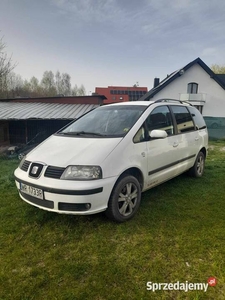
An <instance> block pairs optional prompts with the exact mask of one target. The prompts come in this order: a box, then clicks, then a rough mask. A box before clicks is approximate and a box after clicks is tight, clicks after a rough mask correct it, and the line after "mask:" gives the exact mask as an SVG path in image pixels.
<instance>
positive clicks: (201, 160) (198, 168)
mask: <svg viewBox="0 0 225 300" xmlns="http://www.w3.org/2000/svg"><path fill="white" fill-rule="evenodd" d="M204 169H205V155H204V153H203V152H201V151H200V152H199V153H198V155H197V158H196V160H195V164H194V166H193V167H192V168H191V169H190V170H189V174H190V175H191V176H192V177H202V175H203V173H204Z"/></svg>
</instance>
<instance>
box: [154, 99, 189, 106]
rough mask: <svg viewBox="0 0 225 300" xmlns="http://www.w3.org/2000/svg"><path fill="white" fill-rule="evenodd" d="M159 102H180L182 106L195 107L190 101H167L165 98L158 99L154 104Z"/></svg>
mask: <svg viewBox="0 0 225 300" xmlns="http://www.w3.org/2000/svg"><path fill="white" fill-rule="evenodd" d="M158 102H179V103H181V104H188V105H191V106H193V105H192V104H191V103H190V102H188V101H183V100H177V99H166V98H164V99H158V100H156V101H154V103H158Z"/></svg>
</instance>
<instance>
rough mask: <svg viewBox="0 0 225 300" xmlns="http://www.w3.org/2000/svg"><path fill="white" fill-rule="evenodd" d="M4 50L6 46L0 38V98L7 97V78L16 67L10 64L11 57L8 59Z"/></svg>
mask: <svg viewBox="0 0 225 300" xmlns="http://www.w3.org/2000/svg"><path fill="white" fill-rule="evenodd" d="M5 48H6V44H5V43H4V42H3V38H0V97H7V96H8V93H7V91H8V87H7V76H8V75H9V74H10V72H11V71H12V70H13V69H14V68H15V67H16V64H13V63H12V56H10V57H8V55H7V53H6V52H5Z"/></svg>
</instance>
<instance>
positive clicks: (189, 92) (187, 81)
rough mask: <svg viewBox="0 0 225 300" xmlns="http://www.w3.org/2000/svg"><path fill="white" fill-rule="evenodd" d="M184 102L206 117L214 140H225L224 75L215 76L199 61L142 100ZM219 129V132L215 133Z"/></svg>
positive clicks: (178, 72)
mask: <svg viewBox="0 0 225 300" xmlns="http://www.w3.org/2000/svg"><path fill="white" fill-rule="evenodd" d="M161 98H167V99H178V100H185V101H189V102H191V103H192V105H194V106H196V107H197V108H198V109H199V110H200V112H201V113H202V114H203V116H204V118H205V120H206V124H207V126H208V128H209V134H210V136H211V137H214V138H225V74H220V75H218V74H215V73H214V72H213V71H212V70H211V69H210V68H209V67H208V66H207V65H206V64H205V63H204V62H203V61H202V60H201V59H200V58H197V59H195V60H194V61H192V62H190V63H189V64H187V65H186V66H184V67H183V68H181V69H179V70H177V71H175V72H173V73H171V74H170V75H168V76H167V77H166V78H165V79H163V80H162V81H161V82H160V81H159V78H155V80H154V87H153V88H152V89H151V90H150V91H149V92H147V93H146V94H145V95H144V96H143V97H141V98H140V99H139V100H146V101H148V100H157V99H161ZM215 129H216V130H215Z"/></svg>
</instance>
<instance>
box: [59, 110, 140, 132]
mask: <svg viewBox="0 0 225 300" xmlns="http://www.w3.org/2000/svg"><path fill="white" fill-rule="evenodd" d="M145 109H146V106H142V105H130V106H129V105H113V106H102V107H99V108H96V109H94V110H92V111H91V112H89V113H87V114H86V115H84V116H82V117H81V118H80V119H78V120H76V121H75V122H74V123H72V124H71V125H69V126H68V127H66V128H65V129H63V130H61V131H60V132H58V134H61V135H71V136H77V135H78V136H85V135H86V136H88V137H90V136H91V137H92V136H93V137H96V136H97V137H98V136H99V137H123V136H125V135H126V134H127V132H128V131H129V130H130V128H131V127H132V126H133V125H134V124H135V123H136V121H137V120H138V118H139V117H140V115H141V114H142V113H143V111H144V110H145Z"/></svg>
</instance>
